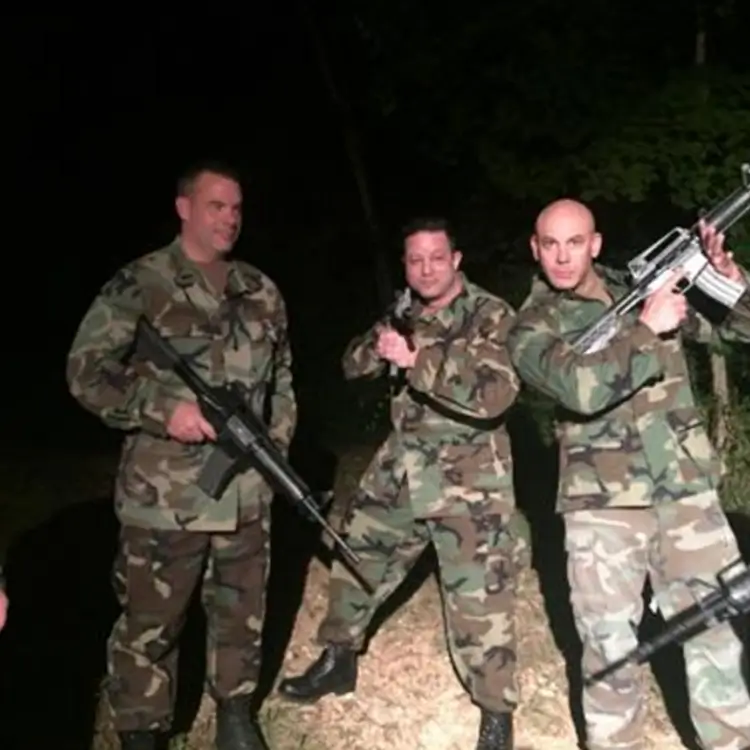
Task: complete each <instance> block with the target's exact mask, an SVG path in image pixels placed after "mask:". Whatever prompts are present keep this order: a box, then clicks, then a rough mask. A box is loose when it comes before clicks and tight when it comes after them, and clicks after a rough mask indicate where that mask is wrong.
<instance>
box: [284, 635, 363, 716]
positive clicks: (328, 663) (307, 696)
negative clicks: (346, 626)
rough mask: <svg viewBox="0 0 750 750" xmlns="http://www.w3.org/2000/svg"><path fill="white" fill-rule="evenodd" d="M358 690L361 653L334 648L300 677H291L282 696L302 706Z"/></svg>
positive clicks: (334, 646) (329, 649) (346, 647)
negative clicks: (358, 666) (324, 697)
mask: <svg viewBox="0 0 750 750" xmlns="http://www.w3.org/2000/svg"><path fill="white" fill-rule="evenodd" d="M356 686H357V653H356V651H352V649H351V648H349V647H348V646H342V645H338V644H330V645H328V646H326V647H325V648H324V649H323V652H322V653H321V655H320V656H319V657H318V659H317V661H315V662H313V664H312V665H311V666H310V667H308V669H307V671H306V672H303V673H302V674H301V675H299V677H288V678H287V679H285V680H282V681H281V683H280V684H279V692H280V693H281V694H282V695H283V696H284V697H285V698H289V699H290V700H293V701H297V702H299V703H315V701H317V700H318V699H319V698H322V697H323V696H324V695H328V693H333V694H334V695H344V694H345V693H351V692H352V691H353V690H354V688H355V687H356Z"/></svg>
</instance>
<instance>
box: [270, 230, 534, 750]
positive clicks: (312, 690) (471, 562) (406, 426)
mask: <svg viewBox="0 0 750 750" xmlns="http://www.w3.org/2000/svg"><path fill="white" fill-rule="evenodd" d="M404 235H405V239H404V244H405V252H404V262H405V269H406V279H407V282H408V285H409V287H410V288H411V290H412V291H413V292H415V293H416V295H417V296H418V299H419V301H418V302H417V303H416V304H415V309H414V311H413V315H412V316H411V319H412V325H413V333H412V335H411V344H412V347H413V348H410V341H409V340H408V338H407V336H404V335H402V334H401V333H399V332H398V331H397V330H395V329H394V328H393V327H391V326H390V325H389V323H388V322H387V321H380V322H378V323H377V324H376V325H375V326H374V327H373V328H372V329H371V330H370V331H369V332H367V333H366V334H365V335H363V336H361V337H359V338H357V339H355V340H354V341H353V342H352V343H351V344H350V345H349V347H348V348H347V351H346V353H345V355H344V358H343V365H344V372H345V376H346V377H347V378H357V377H362V376H367V375H369V376H376V375H379V374H381V373H383V372H384V371H385V370H386V369H387V368H389V367H390V365H395V366H396V367H397V368H399V369H400V371H401V374H402V378H403V381H404V382H403V383H402V385H403V386H404V387H402V388H401V389H400V392H398V393H397V395H395V397H394V398H393V400H392V408H391V418H392V423H393V431H392V432H391V434H390V436H389V437H388V438H387V440H386V441H385V442H384V443H383V445H381V447H380V449H379V450H378V451H377V453H376V455H375V457H374V458H373V460H372V462H371V464H370V466H369V467H368V469H367V470H366V471H365V473H364V476H363V477H362V480H361V482H360V485H359V489H358V492H357V494H356V496H355V497H354V498H353V500H352V503H351V506H350V508H349V512H348V515H347V517H346V519H345V520H344V526H343V530H344V533H345V534H346V536H347V539H348V542H349V544H350V545H351V546H352V548H353V549H354V550H355V551H357V552H358V553H359V554H360V555H361V557H362V564H361V566H360V569H359V572H360V573H361V574H362V577H363V578H364V580H365V581H367V582H368V583H369V584H370V585H371V586H372V587H373V588H374V592H373V593H372V594H368V593H367V592H366V591H365V590H364V589H363V587H362V586H361V584H360V583H359V582H358V581H357V579H356V578H355V577H354V576H352V575H351V574H350V573H349V572H348V571H347V570H346V568H344V567H343V566H342V565H340V564H339V563H334V566H333V571H332V576H331V583H330V590H329V607H328V613H327V616H326V618H325V620H324V622H323V623H322V624H321V626H320V629H319V632H318V640H319V642H320V643H321V645H323V646H324V650H323V652H322V654H321V656H320V657H319V658H318V660H317V661H316V662H315V663H314V664H313V665H312V666H311V667H310V668H309V669H308V670H307V671H306V672H305V673H304V674H303V675H301V676H299V677H293V678H289V679H286V680H284V681H283V682H282V683H281V685H280V691H281V693H282V694H283V695H285V696H286V697H288V698H291V699H294V700H300V701H315V700H317V699H318V698H320V697H321V696H323V695H325V694H327V693H336V694H343V693H347V692H350V691H352V690H353V689H354V687H355V683H356V676H357V656H358V653H359V652H360V651H361V650H362V648H363V645H364V640H365V634H366V629H367V626H368V624H369V623H370V621H371V620H372V617H373V615H374V613H375V610H376V609H377V607H378V606H379V605H380V604H381V603H382V602H383V601H384V600H385V599H386V598H387V597H388V596H389V595H390V594H391V593H392V592H393V591H394V590H395V589H396V588H397V587H398V585H399V584H400V583H401V582H402V581H403V579H404V577H405V576H406V574H407V573H408V571H409V570H410V569H411V567H412V566H413V564H414V563H415V562H416V560H417V558H418V557H419V555H420V553H421V552H422V551H423V550H424V549H425V547H426V545H427V544H429V543H432V544H433V545H434V547H435V550H436V552H437V558H438V561H439V567H440V582H441V586H442V593H443V598H444V616H445V619H446V622H447V630H448V640H449V647H450V651H451V654H452V656H453V659H454V662H455V664H456V667H457V669H458V671H459V673H460V675H461V676H462V679H463V681H464V682H465V684H466V687H467V689H468V690H469V692H470V693H471V695H472V697H473V699H474V701H475V702H476V703H477V704H478V705H479V707H480V708H481V709H482V723H481V730H480V737H481V739H480V743H479V745H478V747H480V748H487V749H489V748H500V749H503V750H504V749H505V748H511V747H512V737H511V729H512V725H511V715H512V711H513V709H514V708H515V706H516V703H517V700H518V698H517V692H516V683H515V677H514V668H515V661H516V654H515V639H514V628H513V611H514V595H515V582H516V576H517V567H518V560H519V554H518V553H519V548H520V547H522V546H523V545H525V544H526V542H525V540H523V539H518V538H516V537H515V536H514V534H513V533H512V529H511V526H510V521H511V516H512V515H513V513H514V506H515V501H514V493H513V485H512V476H511V475H512V466H511V456H510V444H509V438H508V434H507V432H506V429H505V425H504V415H505V412H506V410H507V409H508V408H509V407H510V406H511V404H512V403H513V402H514V400H515V398H516V395H517V393H518V385H519V384H518V380H517V377H516V375H515V373H514V371H513V368H512V367H511V365H510V362H509V360H508V355H507V353H506V351H505V337H506V333H507V331H508V328H509V326H510V323H511V321H512V320H513V319H514V313H513V311H512V309H511V308H510V306H509V305H508V304H506V303H505V302H504V301H503V300H501V299H499V298H497V297H495V296H493V295H491V294H489V293H488V292H486V291H485V290H483V289H481V288H480V287H478V286H476V285H475V284H473V283H470V282H469V281H468V280H467V279H466V278H465V276H464V275H463V274H462V273H461V272H459V270H458V269H459V264H460V261H461V254H460V253H459V252H458V251H457V250H456V249H455V248H454V245H453V241H452V239H451V238H450V235H449V233H448V228H447V225H446V224H445V222H443V221H441V220H425V221H417V222H414V223H413V224H412V225H410V226H409V227H408V228H407V229H406V230H405V232H404Z"/></svg>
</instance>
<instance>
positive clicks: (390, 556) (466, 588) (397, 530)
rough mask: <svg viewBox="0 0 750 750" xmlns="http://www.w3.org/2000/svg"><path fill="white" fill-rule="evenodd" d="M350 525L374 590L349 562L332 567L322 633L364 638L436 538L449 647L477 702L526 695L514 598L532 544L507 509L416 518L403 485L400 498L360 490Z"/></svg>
mask: <svg viewBox="0 0 750 750" xmlns="http://www.w3.org/2000/svg"><path fill="white" fill-rule="evenodd" d="M342 531H343V532H344V534H345V535H346V538H347V540H348V542H349V544H350V545H351V546H352V548H353V549H354V550H355V551H356V552H357V553H359V555H360V557H361V558H362V562H361V564H360V566H359V567H358V570H359V572H360V573H361V575H362V577H363V578H364V579H365V580H366V581H367V582H368V583H369V584H370V586H371V587H372V588H373V589H374V591H373V592H372V593H368V592H367V591H366V589H365V588H364V587H363V586H362V584H361V583H360V582H359V581H358V580H357V578H356V577H355V576H353V575H352V573H350V572H349V571H348V570H347V568H346V567H344V565H342V564H341V563H339V562H338V561H335V562H334V563H333V568H332V572H331V579H330V588H329V600H328V612H327V615H326V618H325V619H324V621H323V622H322V623H321V625H320V628H319V630H318V641H319V642H320V643H321V644H322V645H326V644H329V643H337V644H346V645H349V646H351V647H352V648H353V649H355V650H357V651H361V650H362V649H363V647H364V642H365V636H366V631H367V628H368V625H369V624H370V621H371V620H372V618H373V616H374V614H375V611H376V610H377V608H378V607H379V606H380V604H382V603H383V602H384V601H385V600H386V599H387V598H388V596H390V594H391V593H393V592H394V591H395V590H396V588H398V586H399V584H400V583H401V582H402V581H403V580H404V578H405V577H406V575H407V574H408V572H409V571H410V570H411V568H412V567H413V565H414V563H415V562H416V561H417V559H418V558H419V556H420V554H421V553H422V552H423V550H424V549H425V548H426V546H427V545H428V544H430V543H431V544H433V545H434V547H435V551H436V553H437V559H438V564H439V582H440V588H441V594H442V603H443V616H444V618H445V623H446V632H447V638H448V648H449V651H450V654H451V658H452V660H453V663H454V666H455V668H456V671H457V672H458V674H459V677H460V678H461V681H462V682H463V684H464V686H465V687H466V689H467V690H468V692H469V693H470V694H471V696H472V698H473V700H474V702H475V703H476V704H477V705H479V706H481V707H483V708H486V709H489V710H492V711H498V712H507V711H512V710H513V709H514V708H515V706H516V705H517V703H518V691H517V685H516V677H515V667H516V640H515V629H514V604H515V592H516V579H517V573H518V568H519V567H520V565H519V561H520V560H521V559H522V557H523V555H522V554H519V550H520V549H525V548H526V546H527V543H526V541H525V540H524V539H522V538H518V539H517V538H515V537H514V536H513V535H512V534H511V533H510V532H509V528H508V517H505V516H485V517H479V518H474V517H471V516H455V517H442V518H430V519H416V518H415V517H414V515H413V513H412V511H411V507H410V504H409V502H408V493H406V492H404V491H402V492H401V494H400V495H399V501H398V502H396V503H393V502H388V501H385V500H378V499H376V498H373V497H371V496H368V495H364V494H363V493H360V494H359V495H358V496H357V497H356V498H355V499H354V502H353V503H352V505H351V506H350V509H349V513H348V515H347V517H346V518H345V519H344V523H343V528H342Z"/></svg>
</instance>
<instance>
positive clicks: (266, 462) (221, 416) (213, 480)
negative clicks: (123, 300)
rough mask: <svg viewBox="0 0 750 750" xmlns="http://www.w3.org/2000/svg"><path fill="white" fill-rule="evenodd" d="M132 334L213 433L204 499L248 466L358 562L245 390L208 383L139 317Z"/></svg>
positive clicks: (204, 474)
mask: <svg viewBox="0 0 750 750" xmlns="http://www.w3.org/2000/svg"><path fill="white" fill-rule="evenodd" d="M136 336H137V339H136V351H137V353H138V354H139V355H140V356H141V357H144V358H145V359H149V360H151V361H152V362H153V363H154V364H155V365H156V366H157V367H159V368H162V369H168V370H172V371H173V372H174V373H175V374H176V375H177V376H178V377H179V378H180V379H181V380H182V381H183V382H184V383H185V385H186V386H187V387H188V388H189V389H190V390H191V391H192V392H193V393H194V394H195V396H196V398H197V399H198V404H199V406H200V410H201V413H202V414H203V416H204V417H205V419H206V421H208V422H209V423H210V424H211V426H212V427H213V428H214V430H215V431H216V435H217V441H216V447H215V448H214V449H213V451H212V452H211V454H210V455H209V457H208V460H207V462H206V465H205V467H204V468H203V470H202V471H201V474H200V476H199V478H198V482H197V484H198V487H200V488H201V490H203V492H205V493H206V494H207V495H208V496H209V497H212V498H214V499H218V498H220V497H221V495H222V493H223V492H224V490H225V489H226V487H227V485H228V484H229V482H230V481H231V480H232V478H233V477H234V476H235V475H236V474H237V473H239V472H240V471H244V470H246V469H247V468H248V467H249V466H252V467H254V468H255V469H257V470H258V471H259V472H260V473H261V474H262V475H263V476H264V477H265V478H266V480H267V481H268V482H269V483H270V484H271V485H272V486H273V487H275V488H276V489H277V490H278V491H279V492H281V493H282V494H284V495H285V496H286V497H287V498H288V499H290V500H291V501H292V502H293V503H294V504H295V505H299V506H300V508H301V510H302V511H303V513H305V514H307V515H309V516H311V517H312V518H313V519H314V520H315V521H317V523H318V524H320V526H322V527H323V529H324V530H325V531H326V532H327V533H328V534H329V535H330V537H331V538H332V539H333V540H334V542H336V544H337V545H338V546H339V548H340V549H341V551H342V552H344V554H345V555H346V556H347V557H348V558H349V560H350V561H351V562H352V563H354V564H355V565H356V564H358V563H359V562H360V558H359V556H358V555H357V554H356V553H355V552H354V550H352V548H351V547H350V546H349V545H348V544H347V543H346V542H345V541H344V540H343V539H342V538H341V536H340V535H339V534H338V533H337V532H336V530H335V529H334V528H333V527H332V526H331V525H330V524H329V523H328V521H326V519H325V518H324V517H323V515H322V514H321V512H320V508H319V507H318V504H317V502H316V501H315V497H314V495H313V493H312V491H311V490H310V488H309V487H308V485H307V484H306V483H305V480H304V479H302V477H300V476H299V474H297V472H296V471H295V470H294V468H293V467H292V466H291V464H290V463H289V461H287V459H286V458H285V457H284V454H283V453H282V452H281V451H280V450H279V448H278V446H276V445H275V444H274V442H273V441H272V440H271V438H270V437H269V435H268V431H267V429H266V426H265V425H264V424H263V422H262V421H261V420H260V419H258V417H257V416H256V415H255V414H254V413H253V411H252V409H251V408H250V406H249V399H248V395H249V391H248V389H247V388H246V387H245V386H244V385H242V384H241V383H237V382H232V383H229V384H227V385H225V386H221V387H215V386H210V385H208V384H207V383H206V382H205V381H204V380H203V378H201V376H200V375H198V373H196V372H195V370H194V369H193V368H192V367H191V366H190V365H189V364H188V363H187V362H186V361H185V359H184V358H183V357H181V356H180V354H179V352H177V350H176V349H175V348H174V347H173V346H172V345H171V344H170V343H169V342H168V341H167V340H166V339H164V338H163V337H162V335H161V334H160V333H159V332H158V331H157V330H156V328H154V326H153V325H152V324H151V322H150V321H148V320H147V319H146V318H144V317H141V318H140V320H139V321H138V330H137V332H136Z"/></svg>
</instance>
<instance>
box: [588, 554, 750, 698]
mask: <svg viewBox="0 0 750 750" xmlns="http://www.w3.org/2000/svg"><path fill="white" fill-rule="evenodd" d="M735 570H737V571H738V572H736V573H733V571H735ZM717 581H718V586H716V587H712V588H713V591H712V592H711V593H710V594H708V595H707V596H705V597H704V598H703V599H698V600H697V601H696V603H695V604H694V605H693V606H692V607H688V608H687V609H686V610H683V611H682V612H679V613H678V614H676V615H675V616H674V617H672V618H670V619H669V620H668V621H667V623H666V625H665V627H664V629H663V630H662V632H661V633H659V634H657V635H656V636H654V638H652V639H650V640H648V641H645V642H643V643H641V644H639V645H638V646H637V647H636V648H634V649H633V650H632V651H631V652H630V653H628V654H626V655H625V656H623V657H622V658H621V659H617V660H616V661H614V662H612V663H611V664H609V665H608V666H606V667H605V668H604V669H601V670H599V671H598V672H595V673H594V674H591V675H589V676H588V677H586V678H585V680H584V684H585V685H587V686H590V685H593V684H595V683H597V682H600V681H601V680H604V679H606V678H607V677H609V676H611V675H613V674H615V673H616V672H619V671H620V670H621V669H622V668H623V667H625V666H628V665H631V664H643V663H644V662H646V661H648V660H649V659H650V658H651V657H652V656H653V655H654V654H655V653H656V652H657V651H660V650H661V649H663V648H664V647H665V646H669V645H670V644H672V643H678V644H680V643H684V642H685V641H687V640H689V639H690V638H692V637H693V636H695V635H697V634H698V633H701V632H703V631H704V630H707V629H708V628H711V627H714V626H715V625H719V624H720V623H722V622H726V621H727V620H730V619H732V618H733V617H737V616H738V615H743V614H746V613H747V612H750V570H749V569H748V568H747V567H746V566H745V564H744V562H743V561H742V560H737V561H735V562H733V563H731V564H730V565H728V566H727V567H726V568H724V570H722V571H720V573H719V574H718V576H717ZM691 583H692V584H693V585H695V584H696V583H699V582H698V581H693V582H691ZM689 585H690V584H689ZM704 585H705V584H704Z"/></svg>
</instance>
